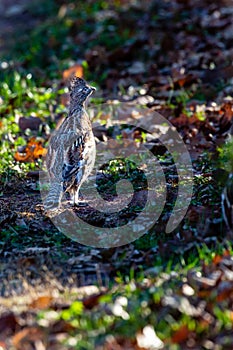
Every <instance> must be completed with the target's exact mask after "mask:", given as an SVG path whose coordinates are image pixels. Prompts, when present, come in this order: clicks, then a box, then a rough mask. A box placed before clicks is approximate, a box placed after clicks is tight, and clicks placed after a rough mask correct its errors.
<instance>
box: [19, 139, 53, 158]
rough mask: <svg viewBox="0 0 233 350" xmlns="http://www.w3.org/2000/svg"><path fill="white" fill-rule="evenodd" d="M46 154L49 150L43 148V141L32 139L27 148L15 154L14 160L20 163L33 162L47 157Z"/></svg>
mask: <svg viewBox="0 0 233 350" xmlns="http://www.w3.org/2000/svg"><path fill="white" fill-rule="evenodd" d="M46 153H47V150H46V149H45V148H44V147H43V146H42V141H41V140H37V139H36V138H35V137H32V138H31V139H30V140H29V141H28V144H27V145H26V146H25V147H23V148H22V149H20V150H18V151H17V152H16V153H15V155H14V158H15V160H17V161H19V162H32V161H35V160H36V159H38V158H40V157H43V156H45V155H46Z"/></svg>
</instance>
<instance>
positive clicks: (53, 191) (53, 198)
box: [44, 182, 63, 210]
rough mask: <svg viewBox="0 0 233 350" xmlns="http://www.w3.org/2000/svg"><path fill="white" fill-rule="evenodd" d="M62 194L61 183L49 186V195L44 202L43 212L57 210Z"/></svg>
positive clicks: (53, 183)
mask: <svg viewBox="0 0 233 350" xmlns="http://www.w3.org/2000/svg"><path fill="white" fill-rule="evenodd" d="M62 194H63V189H62V183H60V182H52V183H51V185H50V189H49V193H48V195H47V197H46V199H45V201H44V208H45V210H55V209H58V208H59V206H60V204H61V199H62Z"/></svg>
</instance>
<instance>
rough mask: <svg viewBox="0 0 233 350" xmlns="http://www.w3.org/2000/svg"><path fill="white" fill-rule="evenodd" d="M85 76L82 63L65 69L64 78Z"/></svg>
mask: <svg viewBox="0 0 233 350" xmlns="http://www.w3.org/2000/svg"><path fill="white" fill-rule="evenodd" d="M74 75H75V76H77V77H80V78H82V77H83V67H82V66H81V65H80V64H75V65H74V66H72V67H70V68H68V69H66V70H64V71H63V74H62V76H63V79H65V80H67V79H70V78H71V77H72V76H74Z"/></svg>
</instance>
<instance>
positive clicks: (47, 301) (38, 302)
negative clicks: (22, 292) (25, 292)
mask: <svg viewBox="0 0 233 350" xmlns="http://www.w3.org/2000/svg"><path fill="white" fill-rule="evenodd" d="M52 301H53V297H51V296H50V295H43V296H40V297H38V298H37V299H35V300H33V301H32V303H31V304H30V305H29V307H30V308H32V309H40V310H43V309H47V308H48V307H50V305H51V302H52Z"/></svg>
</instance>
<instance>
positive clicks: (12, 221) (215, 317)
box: [0, 0, 233, 350]
mask: <svg viewBox="0 0 233 350" xmlns="http://www.w3.org/2000/svg"><path fill="white" fill-rule="evenodd" d="M0 10H1V11H0V13H1V15H0V48H1V50H2V54H1V56H2V57H0V64H1V68H0V76H1V84H0V116H1V120H0V134H1V138H2V141H1V151H0V156H1V161H0V166H1V181H0V186H1V187H0V205H1V209H0V227H1V240H0V279H1V284H0V349H7V350H8V349H20V350H21V349H22V350H25V349H26V350H27V349H30V350H31V349H38V350H39V349H40V350H42V349H49V350H52V349H55V350H60V349H61V350H62V349H80V350H81V349H98V350H105V349H106V350H107V349H109V350H110V349H114V350H118V349H119V350H120V349H137V350H139V349H181V348H183V349H216V350H219V349H224V350H225V349H232V343H233V333H232V326H233V308H232V298H233V293H232V291H233V282H232V281H233V251H232V243H231V239H232V235H231V233H230V232H228V230H227V228H226V226H225V223H224V221H223V218H222V211H221V193H222V190H223V187H224V184H225V182H226V179H227V176H228V171H229V170H230V167H231V164H232V160H231V159H230V158H229V153H232V152H231V149H232V148H230V147H232V146H231V143H230V142H229V141H228V142H229V143H228V146H226V140H229V137H228V136H227V134H228V133H229V131H230V128H231V124H232V115H233V111H232V97H231V96H232V95H233V68H232V42H233V34H232V33H233V30H232V24H231V18H232V14H233V7H232V3H231V1H227V0H222V1H220V2H219V3H218V4H212V3H211V2H209V1H207V0H206V1H202V2H201V1H196V2H195V6H194V4H192V3H191V2H189V1H187V2H182V1H178V0H177V1H175V0H173V1H171V2H169V3H168V2H165V1H164V2H158V1H152V2H151V1H145V3H143V4H140V3H133V2H131V1H129V2H125V1H119V2H115V1H110V2H101V1H97V2H93V1H87V2H86V4H82V5H80V6H77V5H76V4H75V2H72V1H65V2H62V1H48V2H45V1H41V2H35V3H34V2H32V3H30V2H29V1H27V0H22V1H17V2H15V1H14V2H13V1H2V2H1V5H0ZM19 33H20V35H19ZM73 73H74V74H77V75H79V76H82V77H84V78H85V79H86V80H88V81H90V82H91V83H94V84H95V85H96V87H97V92H96V94H94V95H93V96H92V98H91V100H90V103H89V105H88V111H89V113H90V115H91V117H92V120H93V127H94V134H95V138H96V141H97V151H98V152H99V153H98V152H97V156H98V157H99V158H97V159H98V162H99V164H100V165H101V171H99V172H98V174H97V175H98V176H97V185H98V189H99V193H100V194H101V196H102V197H103V198H104V199H105V200H106V199H107V201H110V200H112V199H114V200H115V202H114V205H116V207H117V208H121V207H122V203H121V200H122V198H123V199H124V196H123V197H120V198H121V199H119V201H118V202H116V201H117V197H116V188H115V187H114V186H115V184H116V183H117V182H118V181H119V180H125V179H126V180H130V181H131V182H132V184H134V186H136V187H134V188H133V189H134V191H135V193H136V197H134V201H131V202H130V203H129V205H127V210H126V211H124V210H123V211H121V215H118V214H117V215H116V214H114V213H113V214H108V215H105V214H102V213H101V212H100V211H97V210H92V209H90V207H77V208H75V209H72V212H73V213H74V214H75V215H76V218H79V220H80V219H81V220H84V222H87V224H88V225H91V226H93V227H95V232H96V234H93V233H89V228H88V227H89V226H87V228H85V229H83V228H82V229H80V232H79V230H78V229H77V232H78V233H77V235H75V234H70V235H69V234H68V235H67V234H66V235H65V234H63V233H62V232H60V230H59V229H58V227H59V224H60V221H59V220H58V221H56V219H55V221H54V219H53V218H52V217H49V216H48V214H47V213H46V212H45V210H44V206H43V200H42V197H43V193H41V192H40V190H41V183H40V181H39V180H41V178H40V174H41V173H40V171H41V168H42V162H41V156H42V155H44V154H45V149H46V147H47V145H48V142H49V137H50V135H51V133H52V132H53V130H54V128H55V126H56V125H57V123H58V122H60V121H61V120H62V119H63V118H64V117H65V115H66V110H67V105H68V97H67V95H68V94H67V86H68V81H69V78H70V76H71V75H72V74H73ZM157 113H159V115H160V116H162V118H163V119H162V122H161V120H160V121H159V117H158V114H157ZM166 121H167V123H168V124H167V125H166ZM174 127H175V130H176V132H177V133H176V132H175V133H174V134H172V135H175V137H176V138H179V136H178V135H180V136H181V138H182V140H183V141H182V142H183V143H182V145H184V146H182V147H181V146H180V147H181V148H179V149H178V150H184V148H183V147H185V149H186V150H187V151H188V154H189V157H190V164H189V163H188V166H189V165H191V170H192V178H191V180H190V178H189V181H190V183H191V185H190V186H191V188H192V187H193V191H192V195H191V197H192V198H188V199H187V202H188V204H189V205H187V210H186V211H187V212H186V211H185V212H186V213H185V215H183V216H184V217H183V219H182V220H181V221H180V222H178V223H177V225H176V227H174V230H173V231H172V232H171V233H166V227H167V223H168V221H169V218H170V217H171V215H172V211H173V210H174V208H175V203H176V201H178V198H179V196H178V192H179V186H182V181H181V180H180V179H179V176H181V174H182V173H179V170H180V169H179V168H178V167H177V164H178V165H179V166H180V165H181V168H182V166H183V165H184V164H182V157H181V158H179V157H178V156H177V149H173V148H172V146H171V144H173V143H174V139H172V140H171V139H170V138H166V135H168V134H169V132H171V131H172V130H173V128H174ZM164 130H165V131H164ZM178 133H179V134H178ZM169 135H170V134H169ZM179 140H180V139H179ZM104 142H108V143H107V146H105V148H104V149H103V148H101V145H102V144H104ZM117 148H118V150H120V151H119V152H120V153H119V152H118V154H120V157H119V156H118V160H117V161H115V160H113V161H110V162H109V163H108V162H107V160H109V159H108V158H104V157H105V155H106V154H107V153H108V151H109V149H112V150H113V149H117ZM126 151H127V152H129V151H130V152H131V153H133V157H132V158H130V159H131V162H128V163H127V161H126V158H127V157H126V156H125V154H127V152H126ZM125 152H126V153H125ZM174 157H175V158H174ZM104 159H105V162H104V161H103V160H104ZM154 159H157V161H158V162H157V163H156V168H155V169H156V171H157V175H156V176H157V177H156V181H157V184H158V183H159V186H158V188H156V195H157V197H156V200H157V201H158V202H159V203H160V202H161V203H162V204H164V205H162V204H161V208H158V206H157V208H155V209H153V210H154V213H155V215H154V217H152V218H151V215H150V217H149V221H150V222H149V225H148V227H147V224H148V216H143V213H144V212H145V210H149V209H148V207H146V204H145V203H144V199H145V196H146V195H148V193H150V192H148V191H149V190H148V188H149V186H147V185H148V184H147V183H146V180H145V177H144V175H143V171H144V173H145V174H146V177H147V180H148V181H149V180H150V179H151V173H153V169H154V168H153V166H154ZM174 159H175V160H174ZM177 159H178V160H179V162H181V163H179V162H178V160H177ZM184 159H186V158H184ZM101 160H102V163H101ZM137 161H140V164H139V167H138V169H135V163H133V162H136V164H138V163H137ZM176 162H178V163H176ZM184 162H187V160H185V161H184ZM185 165H186V163H185ZM188 166H187V167H186V168H185V167H184V168H185V174H186V175H187V176H190V174H191V173H190V169H189V168H188ZM151 169H152V170H151ZM161 169H162V171H161ZM177 169H178V170H177ZM93 178H94V176H92V177H91V179H93ZM163 182H164V183H163ZM161 183H162V185H164V187H162V186H161V188H160V185H161ZM87 188H88V184H87ZM135 188H136V190H135ZM164 188H165V189H164ZM127 190H128V187H127ZM166 191H167V192H166ZM164 192H166V193H165V197H166V198H165V203H164V202H163V200H164ZM83 193H84V197H85V190H84V191H83ZM124 195H125V194H124ZM189 199H190V203H189ZM137 200H138V201H139V202H137ZM185 200H186V198H185ZM93 204H95V203H93ZM110 205H113V204H112V202H111V201H110ZM143 205H144V206H143ZM97 208H98V206H97ZM145 208H146V209H145ZM68 209H69V210H70V207H69V208H68ZM160 209H161V212H160ZM181 209H182V208H178V209H177V208H175V216H176V217H177V220H178V221H179V217H180V216H182V215H181ZM157 212H158V213H157ZM139 214H140V215H141V214H142V216H141V221H139V223H140V225H138V227H139V226H141V228H142V229H141V232H142V233H143V234H142V233H141V234H139V235H138V236H137V234H136V236H135V234H133V232H134V231H133V228H132V230H131V228H130V230H131V231H132V237H131V231H130V230H127V231H125V232H126V233H124V227H123V224H126V226H127V225H131V224H132V223H133V222H134V220H135V218H137V217H138V215H139ZM160 214H161V215H160ZM152 216H153V215H152ZM156 216H157V217H156ZM61 217H62V215H61ZM77 220H78V219H77ZM77 222H78V224H77V225H79V223H80V221H77ZM54 223H55V224H54ZM119 223H120V224H119ZM75 224H76V223H75V222H74V225H75ZM72 225H73V222H72ZM72 225H71V226H72ZM117 225H118V226H119V227H120V229H119V231H117V232H118V235H119V236H120V239H119V237H118V236H117V235H114V232H115V231H114V230H115V227H117ZM75 227H76V226H75ZM121 227H123V228H122V232H121ZM130 227H131V226H130ZM132 227H133V226H132ZM106 228H107V229H108V230H109V236H110V238H109V236H108V235H107V234H105V232H106V230H104V229H106ZM90 232H92V231H91V230H90ZM124 234H125V236H124ZM83 236H84V237H83ZM96 237H97V238H96ZM95 238H96V239H95ZM135 238H137V239H135ZM81 243H82V244H81ZM88 243H89V244H88Z"/></svg>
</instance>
